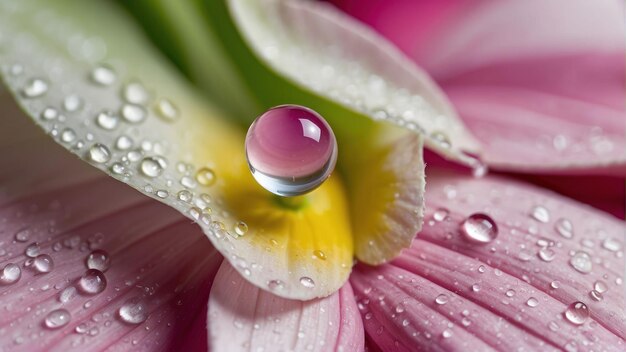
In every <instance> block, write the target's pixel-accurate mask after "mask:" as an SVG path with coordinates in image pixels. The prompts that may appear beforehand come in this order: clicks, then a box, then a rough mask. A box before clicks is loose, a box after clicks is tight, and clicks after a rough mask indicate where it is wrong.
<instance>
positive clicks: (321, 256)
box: [313, 249, 326, 260]
mask: <svg viewBox="0 0 626 352" xmlns="http://www.w3.org/2000/svg"><path fill="white" fill-rule="evenodd" d="M313 256H314V257H315V258H317V259H321V260H326V253H324V252H322V251H320V250H319V249H316V250H314V251H313Z"/></svg>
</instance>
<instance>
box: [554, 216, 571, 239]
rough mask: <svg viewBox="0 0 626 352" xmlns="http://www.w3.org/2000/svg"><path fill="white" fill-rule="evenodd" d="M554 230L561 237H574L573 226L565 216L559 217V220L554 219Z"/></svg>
mask: <svg viewBox="0 0 626 352" xmlns="http://www.w3.org/2000/svg"><path fill="white" fill-rule="evenodd" d="M554 227H555V229H556V232H558V234H559V235H561V237H564V238H572V237H574V226H573V225H572V222H571V221H569V220H567V219H565V218H560V219H559V220H557V221H556V224H555V225H554Z"/></svg>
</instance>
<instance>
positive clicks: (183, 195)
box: [177, 189, 193, 203]
mask: <svg viewBox="0 0 626 352" xmlns="http://www.w3.org/2000/svg"><path fill="white" fill-rule="evenodd" d="M177 196H178V200H180V201H183V202H185V203H191V200H192V199H193V194H191V192H189V191H188V190H186V189H184V190H182V191H179V192H178V195H177Z"/></svg>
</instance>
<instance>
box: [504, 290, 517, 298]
mask: <svg viewBox="0 0 626 352" xmlns="http://www.w3.org/2000/svg"><path fill="white" fill-rule="evenodd" d="M504 295H505V296H507V297H509V298H510V297H513V296H515V290H507V291H506V292H505V293H504Z"/></svg>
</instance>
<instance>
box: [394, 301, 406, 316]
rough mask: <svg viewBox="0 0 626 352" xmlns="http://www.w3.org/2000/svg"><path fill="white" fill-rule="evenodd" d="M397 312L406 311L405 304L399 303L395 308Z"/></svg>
mask: <svg viewBox="0 0 626 352" xmlns="http://www.w3.org/2000/svg"><path fill="white" fill-rule="evenodd" d="M395 311H396V313H398V314H400V313H402V312H404V305H402V304H401V303H400V304H398V305H397V306H396V308H395Z"/></svg>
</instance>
